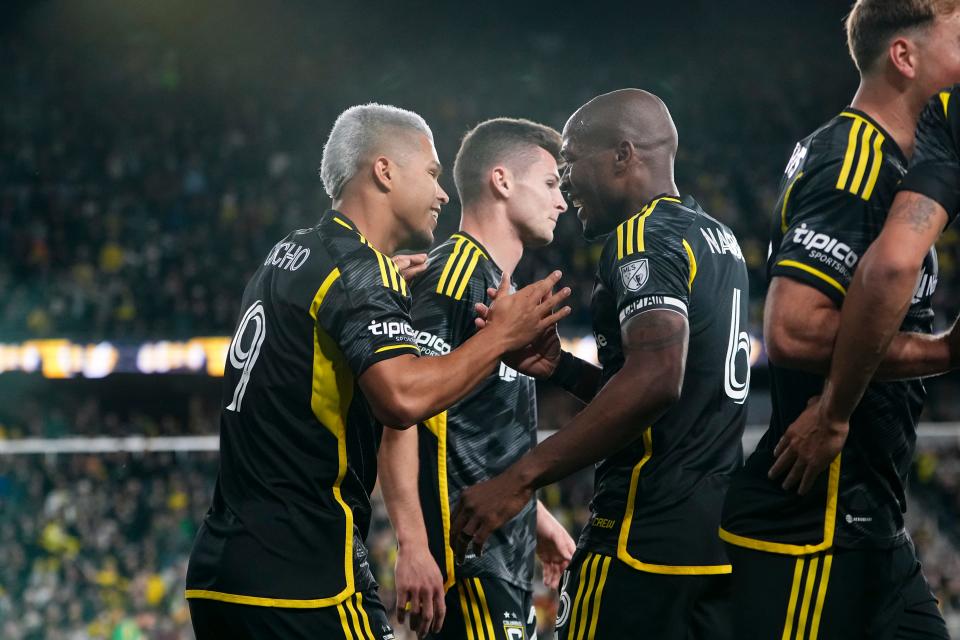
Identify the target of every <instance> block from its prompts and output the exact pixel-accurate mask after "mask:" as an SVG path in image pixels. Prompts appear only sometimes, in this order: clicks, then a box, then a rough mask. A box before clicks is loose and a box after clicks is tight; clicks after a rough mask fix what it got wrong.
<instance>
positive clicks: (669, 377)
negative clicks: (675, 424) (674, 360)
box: [644, 369, 683, 414]
mask: <svg viewBox="0 0 960 640" xmlns="http://www.w3.org/2000/svg"><path fill="white" fill-rule="evenodd" d="M682 392H683V370H682V369H679V370H676V371H664V372H663V375H661V376H658V377H657V379H656V380H655V381H653V383H652V384H650V385H649V386H648V387H647V393H645V394H644V404H645V405H647V406H648V407H649V408H650V409H652V410H653V411H654V412H655V413H658V414H660V413H663V412H665V411H666V410H667V409H669V408H670V407H672V406H673V405H675V404H676V403H677V402H679V401H680V394H681V393H682Z"/></svg>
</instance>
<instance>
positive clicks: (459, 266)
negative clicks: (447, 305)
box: [437, 234, 489, 300]
mask: <svg viewBox="0 0 960 640" xmlns="http://www.w3.org/2000/svg"><path fill="white" fill-rule="evenodd" d="M451 237H452V238H456V239H457V242H456V244H455V245H454V247H453V251H452V252H451V253H450V257H449V258H447V263H446V264H445V265H444V266H443V273H441V274H440V280H439V281H438V282H437V293H440V294H443V295H445V296H449V297H451V298H454V299H455V300H463V296H464V294H465V293H466V291H467V286H468V285H469V283H470V278H472V277H473V273H474V271H475V270H476V267H477V262H478V261H479V260H480V258H481V257H482V258H484V259H489V256H488V255H487V253H486V252H485V251H484V250H483V249H481V248H480V247H479V246H478V245H477V244H475V243H474V242H473V241H471V240H470V239H469V238H467V237H466V236H461V235H458V234H454V235H453V236H451Z"/></svg>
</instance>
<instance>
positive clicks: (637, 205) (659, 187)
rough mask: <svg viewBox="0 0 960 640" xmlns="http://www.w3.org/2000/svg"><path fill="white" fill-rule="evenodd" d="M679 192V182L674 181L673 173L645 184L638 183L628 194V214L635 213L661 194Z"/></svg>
mask: <svg viewBox="0 0 960 640" xmlns="http://www.w3.org/2000/svg"><path fill="white" fill-rule="evenodd" d="M679 193H680V191H679V190H678V189H677V184H676V183H675V182H674V181H673V176H672V175H671V176H669V177H664V178H661V179H659V180H650V181H649V182H645V183H644V184H643V185H637V188H636V189H634V190H633V191H632V192H631V193H630V194H628V196H627V199H626V205H627V211H626V215H627V217H630V216H632V215H634V214H635V213H637V212H638V211H640V209H642V208H643V207H644V206H646V205H647V204H649V203H650V201H651V200H653V199H654V198H656V197H657V196H659V195H662V194H666V195H677V194H679Z"/></svg>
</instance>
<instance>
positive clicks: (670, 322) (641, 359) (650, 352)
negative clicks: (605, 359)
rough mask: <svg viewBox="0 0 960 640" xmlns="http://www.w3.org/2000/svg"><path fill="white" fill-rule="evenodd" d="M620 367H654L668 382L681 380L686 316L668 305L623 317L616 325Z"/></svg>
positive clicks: (686, 340)
mask: <svg viewBox="0 0 960 640" xmlns="http://www.w3.org/2000/svg"><path fill="white" fill-rule="evenodd" d="M620 337H621V340H622V342H623V353H624V361H625V362H624V367H625V368H632V367H634V366H641V367H643V368H644V369H646V370H648V371H654V372H655V373H656V375H657V377H658V378H660V379H662V380H663V382H664V383H665V384H668V385H669V386H671V387H672V386H677V387H679V385H680V384H682V382H683V372H684V367H685V365H686V360H687V346H688V343H689V340H690V326H689V323H688V321H687V316H686V315H684V314H682V313H679V312H677V311H672V310H668V309H653V310H650V311H646V312H644V313H640V314H637V315H635V316H633V317H631V318H629V319H627V320H626V321H625V322H624V323H623V325H622V326H621V329H620Z"/></svg>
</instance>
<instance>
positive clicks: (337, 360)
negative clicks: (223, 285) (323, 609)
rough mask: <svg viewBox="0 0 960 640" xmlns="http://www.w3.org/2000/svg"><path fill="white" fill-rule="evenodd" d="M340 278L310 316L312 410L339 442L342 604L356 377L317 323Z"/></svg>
mask: <svg viewBox="0 0 960 640" xmlns="http://www.w3.org/2000/svg"><path fill="white" fill-rule="evenodd" d="M339 277H340V270H339V269H334V270H333V271H331V272H330V274H329V275H328V276H327V277H326V279H325V280H324V281H323V284H321V285H320V289H318V290H317V294H316V295H315V296H314V298H313V303H312V304H311V305H310V317H311V318H312V319H313V326H314V331H313V336H314V344H313V382H312V385H311V391H310V408H311V409H312V410H313V415H314V416H316V418H317V420H318V421H319V422H320V423H321V424H322V425H323V426H324V427H326V428H327V429H329V430H330V432H331V433H332V434H333V435H334V437H335V438H336V439H337V477H336V480H334V483H333V487H332V491H333V498H334V500H336V502H337V504H339V505H340V508H341V509H343V514H344V544H343V571H344V575H345V576H346V584H345V585H344V588H343V590H342V591H341V592H340V593H339V594H337V595H336V596H334V597H333V600H335V601H336V602H341V601H342V600H344V599H345V598H346V597H347V596H348V595H350V594H351V593H353V592H354V590H355V589H354V582H353V511H352V510H351V509H350V507H349V506H348V505H347V503H346V502H344V500H343V496H342V494H341V492H340V485H341V484H343V479H344V477H345V476H346V475H347V412H348V411H349V408H350V403H351V401H352V400H353V386H354V385H353V383H354V380H353V374H352V373H351V371H350V367H347V366H342V365H343V364H345V358H344V355H343V353H342V352H341V351H340V348H339V347H338V346H337V343H336V342H335V341H334V340H333V339H332V338H331V337H330V336H328V335H327V333H326V332H325V331H323V330H322V329H321V328H320V327H319V326H318V324H317V316H318V314H319V311H320V306H321V305H322V304H323V300H324V298H326V295H327V293H328V292H329V291H330V287H332V286H333V283H334V282H336V281H337V279H338V278H339Z"/></svg>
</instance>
